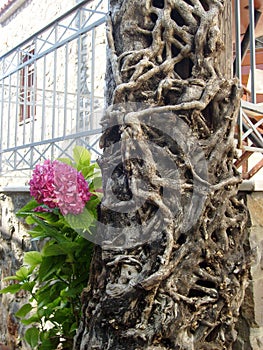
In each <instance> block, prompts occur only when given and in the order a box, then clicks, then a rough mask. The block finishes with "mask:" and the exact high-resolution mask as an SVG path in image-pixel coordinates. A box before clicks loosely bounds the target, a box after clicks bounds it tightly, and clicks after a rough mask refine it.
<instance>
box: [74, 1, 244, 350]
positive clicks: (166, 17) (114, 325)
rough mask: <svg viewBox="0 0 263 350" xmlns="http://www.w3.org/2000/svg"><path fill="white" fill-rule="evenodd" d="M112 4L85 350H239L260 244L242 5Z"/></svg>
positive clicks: (82, 333)
mask: <svg viewBox="0 0 263 350" xmlns="http://www.w3.org/2000/svg"><path fill="white" fill-rule="evenodd" d="M110 3H111V4H110V7H111V8H110V11H111V12H110V16H109V22H108V44H109V49H108V58H109V65H108V76H107V84H108V85H107V86H108V89H107V101H108V105H109V108H108V109H107V111H106V113H105V116H104V119H103V121H102V124H103V128H104V133H103V136H102V139H101V145H102V147H103V148H104V155H103V157H102V159H101V161H100V162H101V164H100V165H101V168H102V173H103V187H104V199H103V201H102V204H101V213H100V220H101V224H100V225H98V227H99V230H98V232H97V235H98V237H99V240H100V245H98V246H97V247H96V248H95V252H94V258H93V264H92V268H91V271H90V281H89V285H88V287H87V289H86V290H84V291H83V295H82V300H83V318H82V323H81V326H80V328H79V330H78V334H77V336H76V339H75V350H79V349H80V350H84V349H86V350H92V349H99V350H102V349H105V350H106V349H107V350H111V349H112V350H124V349H125V350H126V349H128V350H143V349H147V350H164V349H173V350H175V349H176V350H197V349H198V350H201V349H202V350H205V349H206V350H208V349H210V350H216V349H218V350H219V349H220V350H221V349H232V344H233V343H234V341H235V338H236V330H235V322H236V320H237V318H238V315H239V308H240V306H241V304H242V300H243V297H244V292H245V288H246V285H247V279H248V253H249V247H247V246H246V241H247V230H246V223H247V210H246V207H245V205H244V204H243V203H242V201H241V200H239V199H238V198H237V191H238V185H239V183H240V177H239V175H238V173H237V171H236V169H235V168H234V166H233V158H234V156H235V146H234V131H235V123H236V116H237V111H238V106H239V99H240V90H239V87H238V83H237V81H236V80H235V79H233V78H232V77H231V74H232V73H231V68H230V67H231V66H232V59H231V57H232V53H231V50H232V48H231V33H229V32H228V30H229V28H231V23H230V24H229V21H230V18H229V17H227V14H230V13H231V2H230V1H224V0H151V1H150V0H111V1H110ZM226 19H227V20H226ZM229 38H230V39H229Z"/></svg>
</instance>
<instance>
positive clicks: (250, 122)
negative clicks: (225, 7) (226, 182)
mask: <svg viewBox="0 0 263 350" xmlns="http://www.w3.org/2000/svg"><path fill="white" fill-rule="evenodd" d="M258 2H259V3H262V1H257V3H258ZM232 5H233V10H234V18H233V19H234V23H235V40H233V49H234V53H235V54H234V56H235V62H234V72H235V74H236V75H237V76H238V77H239V79H240V83H241V84H242V85H243V87H244V92H245V93H244V97H243V99H242V103H241V109H240V117H239V120H238V124H237V133H236V134H237V143H238V147H239V149H240V151H239V158H238V159H237V160H236V166H237V167H238V168H239V169H242V173H243V177H244V178H250V177H251V176H253V175H254V174H255V173H257V172H258V171H259V170H260V169H261V168H262V167H263V160H262V153H263V137H262V134H263V107H262V102H263V101H261V100H260V98H261V97H260V96H263V95H260V94H259V93H258V91H257V85H258V79H257V74H261V73H262V72H263V44H262V42H260V40H259V39H258V36H259V34H258V24H260V25H261V23H262V26H261V27H262V34H261V35H263V19H262V14H261V11H262V8H263V6H262V8H257V6H255V4H254V1H253V0H232ZM247 6H248V8H247V9H246V11H247V13H246V14H245V15H246V18H244V13H243V12H242V11H243V10H244V9H245V8H246V7H247ZM107 7H108V0H92V1H91V0H87V1H82V2H81V3H80V4H79V5H77V6H76V7H74V8H73V9H72V10H70V11H69V12H67V13H66V14H65V15H63V16H61V17H60V18H58V19H57V20H56V21H54V22H52V23H50V24H49V25H48V26H46V27H45V28H44V29H42V30H41V31H39V32H38V33H36V34H35V35H33V36H31V37H30V38H28V39H27V40H25V41H24V42H23V43H21V44H20V45H18V46H17V47H15V48H14V49H12V50H11V51H9V52H8V53H6V54H5V55H3V56H2V57H0V173H1V176H4V175H6V174H10V173H11V172H17V173H19V174H20V173H21V172H23V171H25V172H27V171H28V170H30V169H32V168H33V167H34V166H35V164H36V163H38V162H39V161H40V160H41V161H42V160H43V159H46V158H50V159H54V158H57V157H64V156H70V154H71V152H70V151H71V147H73V146H74V145H75V144H81V145H84V146H85V147H87V148H89V149H90V150H91V151H92V152H93V155H94V157H96V155H98V154H99V149H98V147H97V141H98V139H99V136H100V125H99V121H100V117H101V111H102V109H103V106H104V91H103V88H104V80H105V79H104V78H105V77H104V75H105V70H106V45H105V42H106V38H105V37H106V35H105V22H106V13H107ZM260 21H262V22H260ZM243 27H244V31H243V30H241V28H243ZM257 42H258V45H257ZM262 79H263V78H262ZM262 83H263V82H262ZM261 88H262V87H261ZM260 101H261V102H260Z"/></svg>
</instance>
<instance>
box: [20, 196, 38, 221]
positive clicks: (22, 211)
mask: <svg viewBox="0 0 263 350" xmlns="http://www.w3.org/2000/svg"><path fill="white" fill-rule="evenodd" d="M38 206H39V203H38V202H37V201H36V200H35V199H32V200H31V201H29V202H28V203H27V204H26V205H25V206H24V207H23V208H21V209H19V210H18V212H17V213H16V215H17V216H20V217H26V216H28V215H30V214H31V212H32V211H33V210H34V209H35V208H36V207H38Z"/></svg>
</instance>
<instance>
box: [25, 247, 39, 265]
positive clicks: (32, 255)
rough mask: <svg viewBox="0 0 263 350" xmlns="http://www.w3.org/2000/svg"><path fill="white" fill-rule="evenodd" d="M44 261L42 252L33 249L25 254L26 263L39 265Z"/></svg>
mask: <svg viewBox="0 0 263 350" xmlns="http://www.w3.org/2000/svg"><path fill="white" fill-rule="evenodd" d="M41 261H42V256H41V253H40V252H37V251H32V252H27V253H25V255H24V264H26V265H29V266H32V267H35V266H37V265H39V264H40V263H41Z"/></svg>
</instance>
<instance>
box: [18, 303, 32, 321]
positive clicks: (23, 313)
mask: <svg viewBox="0 0 263 350" xmlns="http://www.w3.org/2000/svg"><path fill="white" fill-rule="evenodd" d="M32 309H33V306H32V305H31V304H25V305H23V306H22V307H21V308H20V309H19V310H18V311H17V312H16V314H15V315H16V316H17V317H20V318H22V317H25V316H26V315H27V314H28V313H29V312H30V311H31V310H32Z"/></svg>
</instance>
